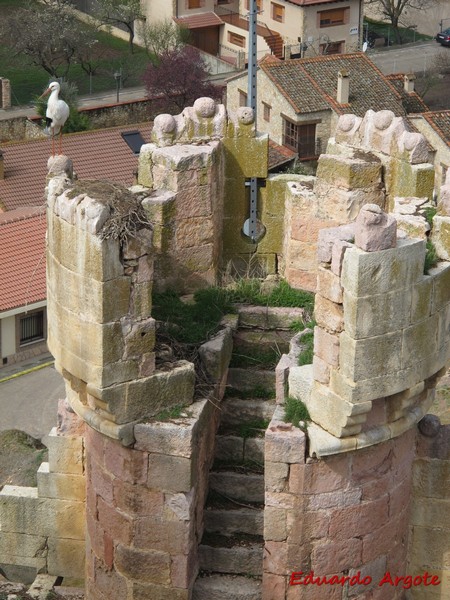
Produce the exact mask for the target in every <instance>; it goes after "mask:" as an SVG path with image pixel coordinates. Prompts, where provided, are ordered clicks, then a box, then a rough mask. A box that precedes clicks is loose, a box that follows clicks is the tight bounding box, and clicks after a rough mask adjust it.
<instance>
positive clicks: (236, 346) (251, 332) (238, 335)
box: [233, 329, 294, 355]
mask: <svg viewBox="0 0 450 600" xmlns="http://www.w3.org/2000/svg"><path fill="white" fill-rule="evenodd" d="M293 335H294V333H293V332H292V331H284V330H271V329H270V330H265V329H238V330H237V331H236V332H235V333H234V335H233V352H239V351H240V352H242V353H245V350H246V349H247V348H249V352H251V351H252V350H253V351H255V349H257V350H258V351H259V352H268V351H270V350H274V352H278V354H280V355H281V354H283V352H288V351H289V342H290V341H291V339H292V337H293Z"/></svg>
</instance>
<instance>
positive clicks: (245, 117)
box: [237, 106, 255, 125]
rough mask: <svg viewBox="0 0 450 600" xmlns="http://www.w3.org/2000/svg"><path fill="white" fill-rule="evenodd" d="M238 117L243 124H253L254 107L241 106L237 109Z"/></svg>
mask: <svg viewBox="0 0 450 600" xmlns="http://www.w3.org/2000/svg"><path fill="white" fill-rule="evenodd" d="M237 118H238V121H239V123H242V124H243V125H251V124H252V123H253V122H254V121H255V115H254V114H253V109H252V108H250V106H240V107H239V108H238V109H237Z"/></svg>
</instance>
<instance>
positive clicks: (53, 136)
mask: <svg viewBox="0 0 450 600" xmlns="http://www.w3.org/2000/svg"><path fill="white" fill-rule="evenodd" d="M52 156H55V134H54V133H52Z"/></svg>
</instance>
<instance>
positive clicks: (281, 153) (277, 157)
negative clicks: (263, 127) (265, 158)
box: [269, 139, 297, 170]
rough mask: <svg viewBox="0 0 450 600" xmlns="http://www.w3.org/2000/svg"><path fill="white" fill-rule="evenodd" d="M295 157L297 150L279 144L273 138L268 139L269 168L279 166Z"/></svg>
mask: <svg viewBox="0 0 450 600" xmlns="http://www.w3.org/2000/svg"><path fill="white" fill-rule="evenodd" d="M296 157H297V152H294V151H293V150H290V149H289V148H286V146H280V145H279V144H277V143H276V142H274V141H273V140H270V139H269V170H270V169H275V167H280V166H281V165H284V164H286V163H288V162H290V161H292V160H294V158H296Z"/></svg>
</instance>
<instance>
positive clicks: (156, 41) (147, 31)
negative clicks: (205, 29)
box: [141, 19, 190, 64]
mask: <svg viewBox="0 0 450 600" xmlns="http://www.w3.org/2000/svg"><path fill="white" fill-rule="evenodd" d="M141 36H142V40H143V42H144V46H145V49H146V51H147V54H148V57H149V59H150V60H151V61H152V62H153V63H154V64H156V63H157V62H158V57H160V56H162V55H163V54H167V52H170V51H172V50H178V49H179V48H181V47H182V46H184V45H185V44H187V43H188V42H189V38H190V32H189V29H187V28H186V27H181V26H180V25H177V24H176V23H174V22H173V21H171V20H170V19H165V20H163V21H158V22H157V23H150V24H147V25H144V26H143V27H142V30H141Z"/></svg>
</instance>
